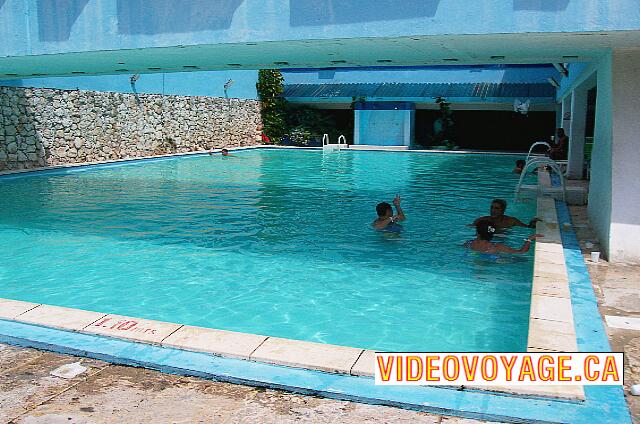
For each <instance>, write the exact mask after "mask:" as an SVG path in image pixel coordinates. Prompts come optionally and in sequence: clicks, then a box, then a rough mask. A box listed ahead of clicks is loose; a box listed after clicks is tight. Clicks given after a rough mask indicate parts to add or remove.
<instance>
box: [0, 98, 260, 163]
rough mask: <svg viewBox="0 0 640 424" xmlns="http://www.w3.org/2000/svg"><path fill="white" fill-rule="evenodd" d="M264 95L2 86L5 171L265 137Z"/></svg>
mask: <svg viewBox="0 0 640 424" xmlns="http://www.w3.org/2000/svg"><path fill="white" fill-rule="evenodd" d="M260 123H261V120H260V104H259V102H258V101H257V100H243V99H225V98H213V97H189V96H163V95H159V94H139V95H136V94H123V93H106V92H95V91H83V90H72V91H69V90H54V89H40V88H17V87H0V170H7V169H9V170H11V169H28V168H36V167H43V166H53V165H61V164H72V163H82V162H97V161H109V160H115V159H125V158H137V157H145V156H153V155H159V154H167V153H177V152H190V151H197V150H204V149H211V148H220V147H237V146H248V145H254V144H259V142H260V131H259V129H258V128H259V125H260Z"/></svg>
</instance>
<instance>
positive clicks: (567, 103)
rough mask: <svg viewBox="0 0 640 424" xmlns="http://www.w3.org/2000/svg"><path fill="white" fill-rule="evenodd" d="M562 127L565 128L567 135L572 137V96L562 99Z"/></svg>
mask: <svg viewBox="0 0 640 424" xmlns="http://www.w3.org/2000/svg"><path fill="white" fill-rule="evenodd" d="M560 128H563V129H564V133H565V134H566V135H567V137H569V138H571V96H567V97H565V98H564V99H562V124H561V125H560ZM554 134H555V133H554Z"/></svg>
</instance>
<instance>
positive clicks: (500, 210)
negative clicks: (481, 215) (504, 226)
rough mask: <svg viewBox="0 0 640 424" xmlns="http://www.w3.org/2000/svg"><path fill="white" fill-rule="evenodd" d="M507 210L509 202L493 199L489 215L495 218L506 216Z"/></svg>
mask: <svg viewBox="0 0 640 424" xmlns="http://www.w3.org/2000/svg"><path fill="white" fill-rule="evenodd" d="M506 210H507V201H506V200H502V199H493V200H492V201H491V210H490V211H489V214H490V215H491V216H493V217H498V216H502V215H504V212H505V211H506Z"/></svg>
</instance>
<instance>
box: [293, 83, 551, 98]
mask: <svg viewBox="0 0 640 424" xmlns="http://www.w3.org/2000/svg"><path fill="white" fill-rule="evenodd" d="M283 96H284V97H360V96H366V97H393V98H403V97H406V98H409V97H410V98H416V97H424V98H433V97H439V96H442V97H445V98H450V97H479V98H486V97H509V98H514V97H517V98H523V97H524V98H527V97H529V98H530V97H536V98H541V97H542V98H550V99H553V98H554V96H555V89H554V88H553V86H551V85H550V84H547V83H530V84H506V83H505V84H502V83H484V82H482V83H450V84H430V83H425V84H420V83H378V84H375V83H362V84H286V85H285V86H284V93H283Z"/></svg>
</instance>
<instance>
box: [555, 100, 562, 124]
mask: <svg viewBox="0 0 640 424" xmlns="http://www.w3.org/2000/svg"><path fill="white" fill-rule="evenodd" d="M561 126H562V103H556V128H560V127H561Z"/></svg>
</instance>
